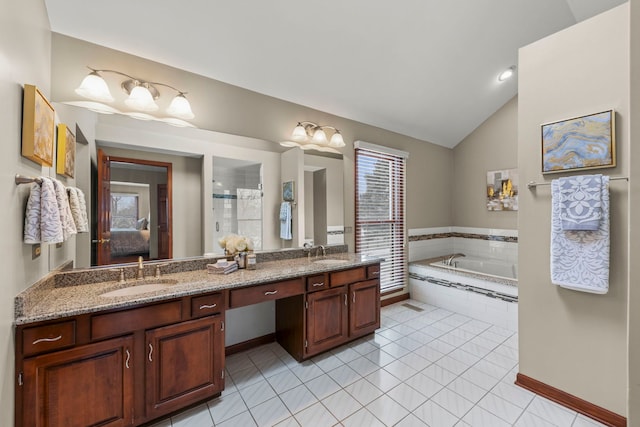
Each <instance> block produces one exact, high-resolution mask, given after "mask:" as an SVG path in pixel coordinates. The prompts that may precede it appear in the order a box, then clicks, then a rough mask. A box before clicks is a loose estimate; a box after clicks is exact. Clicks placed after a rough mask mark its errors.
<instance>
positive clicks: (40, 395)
mask: <svg viewBox="0 0 640 427" xmlns="http://www.w3.org/2000/svg"><path fill="white" fill-rule="evenodd" d="M132 348H133V337H131V336H128V337H122V338H116V339H112V340H108V341H103V342H99V343H96V344H88V345H84V346H80V347H76V348H73V349H70V350H64V351H58V352H55V353H49V354H45V355H42V356H37V357H33V358H30V359H25V361H24V385H23V387H24V396H23V397H24V398H23V403H24V404H23V408H22V412H23V419H24V426H29V427H31V426H34V427H35V426H38V427H40V426H41V427H85V426H97V425H99V426H109V427H116V426H118V427H119V426H129V425H132V424H133V372H132V371H133V363H132V360H133V357H132V353H131V352H132Z"/></svg>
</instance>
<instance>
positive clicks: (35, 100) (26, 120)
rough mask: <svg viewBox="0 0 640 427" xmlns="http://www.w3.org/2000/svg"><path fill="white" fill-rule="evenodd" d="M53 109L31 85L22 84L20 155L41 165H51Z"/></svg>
mask: <svg viewBox="0 0 640 427" xmlns="http://www.w3.org/2000/svg"><path fill="white" fill-rule="evenodd" d="M54 145H55V110H54V109H53V107H52V106H51V104H50V103H49V101H47V98H45V97H44V95H43V94H42V93H41V92H40V91H39V90H38V88H37V87H35V86H33V85H24V104H23V111H22V156H23V157H26V158H27V159H29V160H33V161H34V162H36V163H38V164H39V165H42V166H47V167H51V166H53V148H54Z"/></svg>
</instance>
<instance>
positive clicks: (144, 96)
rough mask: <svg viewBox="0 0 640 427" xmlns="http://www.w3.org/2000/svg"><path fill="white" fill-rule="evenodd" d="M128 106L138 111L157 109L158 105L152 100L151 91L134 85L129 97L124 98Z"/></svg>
mask: <svg viewBox="0 0 640 427" xmlns="http://www.w3.org/2000/svg"><path fill="white" fill-rule="evenodd" d="M124 103H125V104H127V106H128V107H130V108H133V109H134V110H139V111H158V109H159V108H160V107H158V104H156V103H155V101H154V100H153V96H151V92H149V89H147V88H146V87H144V86H136V87H134V88H133V89H131V93H130V94H129V97H128V98H127V99H125V100H124Z"/></svg>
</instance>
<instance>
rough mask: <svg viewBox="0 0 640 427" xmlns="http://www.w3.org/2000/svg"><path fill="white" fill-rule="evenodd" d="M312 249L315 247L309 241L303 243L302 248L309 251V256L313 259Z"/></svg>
mask: <svg viewBox="0 0 640 427" xmlns="http://www.w3.org/2000/svg"><path fill="white" fill-rule="evenodd" d="M311 249H313V245H312V244H311V243H309V242H305V243H304V244H303V245H302V250H303V251H305V252H306V253H307V258H308V259H311Z"/></svg>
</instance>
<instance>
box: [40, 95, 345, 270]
mask: <svg viewBox="0 0 640 427" xmlns="http://www.w3.org/2000/svg"><path fill="white" fill-rule="evenodd" d="M56 111H59V112H60V113H61V115H62V117H61V118H62V120H63V121H64V122H66V123H74V122H76V123H78V125H79V126H80V127H82V129H83V131H84V133H85V134H86V135H87V139H88V140H89V146H88V149H86V150H85V151H86V154H85V153H83V154H82V156H81V157H79V158H77V162H86V165H84V166H85V168H86V169H87V170H88V171H89V170H90V171H91V172H87V176H86V178H79V179H77V180H76V184H75V185H77V186H79V187H83V186H84V185H86V187H84V188H83V189H84V190H85V193H86V194H87V196H88V197H89V198H90V200H91V202H90V203H89V205H92V206H93V209H94V210H96V212H94V213H93V216H94V218H95V217H96V215H97V205H98V204H97V197H98V194H97V178H94V177H93V176H97V175H95V174H97V152H98V149H101V150H104V151H105V153H106V154H108V155H109V156H111V157H113V158H117V159H130V160H129V161H118V162H115V163H114V164H112V167H113V165H115V168H114V169H112V176H111V179H112V181H113V183H111V184H112V185H111V187H110V190H111V192H112V193H114V194H117V195H119V197H121V198H120V199H118V200H117V202H118V206H117V209H118V211H117V212H118V216H119V217H122V219H118V220H117V221H116V223H115V224H114V225H113V227H114V229H116V231H120V232H121V234H129V235H131V234H137V238H138V239H139V240H140V243H141V245H142V241H143V240H145V239H147V238H148V239H147V240H148V251H147V248H146V247H143V246H146V244H145V245H142V246H138V247H136V248H134V246H135V245H133V244H131V245H130V246H129V249H123V248H120V252H119V253H118V254H116V256H113V257H112V260H111V261H110V262H130V261H132V260H133V259H134V258H135V259H137V257H138V256H143V258H144V259H151V260H154V259H164V258H166V257H172V258H174V259H177V258H188V257H194V256H202V255H203V254H204V253H208V252H215V253H221V252H222V250H221V248H220V247H219V246H218V244H217V240H218V238H219V237H221V236H222V235H224V234H225V233H231V232H234V233H238V234H251V235H252V236H255V237H252V239H254V242H255V244H256V249H258V250H260V249H261V250H277V249H283V248H288V247H299V246H301V245H302V243H303V242H304V241H306V240H308V241H313V242H314V244H333V243H343V242H344V209H343V204H344V200H343V198H344V193H343V191H344V190H343V174H344V171H343V159H342V156H339V155H331V156H326V155H314V154H311V153H305V154H304V155H302V156H298V159H299V160H298V163H299V164H298V165H297V167H299V168H300V169H301V170H302V171H303V175H304V178H302V179H301V182H298V183H296V186H297V187H298V190H297V194H298V198H303V199H304V200H305V201H306V203H304V208H303V209H302V210H301V214H303V215H304V216H303V217H302V218H303V219H304V221H305V227H304V239H300V240H299V241H296V244H295V245H291V246H287V245H286V244H285V242H283V241H282V240H281V239H280V238H279V230H278V225H279V222H278V215H279V209H280V203H281V202H282V178H281V156H282V154H283V149H282V148H281V147H280V146H279V145H278V144H275V143H273V142H270V141H263V140H256V139H253V138H245V137H238V136H234V135H227V134H219V133H215V132H209V131H204V130H198V129H185V128H173V127H171V126H167V125H166V124H162V123H153V122H143V121H138V120H133V119H130V118H126V117H118V116H115V115H114V116H105V115H100V114H97V113H93V112H89V111H87V110H84V109H82V108H79V107H72V106H66V105H61V104H58V105H57V106H56ZM87 117H90V120H87ZM295 150H298V149H297V148H296V149H295ZM145 162H146V163H148V164H147V165H146V166H144V164H145ZM165 164H166V165H171V175H172V177H171V182H172V185H171V186H172V190H171V194H170V195H171V199H172V201H171V205H172V207H171V211H170V215H168V216H169V218H170V219H171V223H172V233H171V239H172V243H171V249H172V251H171V252H172V253H171V254H170V255H165V254H163V253H162V252H161V251H160V249H159V248H158V247H157V245H158V243H160V237H161V236H159V234H158V229H157V227H158V226H161V222H162V219H161V218H160V215H161V214H160V213H159V211H158V210H157V209H158V204H159V203H160V198H159V196H158V188H159V187H158V185H161V184H163V183H164V178H159V177H158V176H157V175H158V174H162V173H163V172H162V171H161V169H163V166H162V165H165ZM151 175H153V176H154V178H153V179H152V178H151ZM145 176H146V177H145ZM90 181H94V184H93V185H91V184H90ZM147 189H148V190H147ZM147 191H148V196H147V195H146V194H147ZM135 194H137V201H138V204H137V207H131V209H129V208H123V206H124V205H121V204H120V203H129V202H131V200H132V195H135ZM147 197H148V202H146V200H147ZM133 199H135V198H133ZM299 200H300V199H299ZM111 203H112V204H111V206H112V207H113V206H115V205H113V203H115V201H111ZM121 208H122V209H121ZM125 217H126V219H124V218H125ZM134 217H135V218H134ZM112 219H113V218H112ZM134 219H135V224H134ZM122 221H124V222H122ZM127 221H128V222H127ZM145 222H146V224H144V223H145ZM125 223H126V224H125ZM96 227H97V220H94V221H93V222H92V224H91V228H92V230H91V239H89V238H88V236H87V238H76V242H77V246H76V248H75V253H76V261H77V264H76V265H75V266H76V267H80V268H85V267H88V266H89V265H98V264H99V263H98V262H97V258H96V257H91V258H92V259H93V261H89V257H88V256H87V257H85V258H86V259H87V261H84V262H81V260H82V259H83V256H79V255H78V254H83V255H84V254H86V253H91V252H92V251H93V252H95V249H96V247H95V245H96V243H95V242H93V243H91V242H90V241H91V240H99V238H98V236H97V228H96ZM138 228H141V229H138ZM118 229H120V230H118ZM136 232H137V233H136ZM129 237H131V236H129ZM143 238H144V239H143ZM65 245H66V243H65ZM114 246H115V245H114ZM134 249H135V251H136V252H135V253H133V251H134ZM67 257H69V255H67ZM62 261H63V260H62V259H61V258H60V256H56V257H55V259H54V257H51V258H50V268H52V269H54V268H57V267H58V266H59V265H61V263H62Z"/></svg>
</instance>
